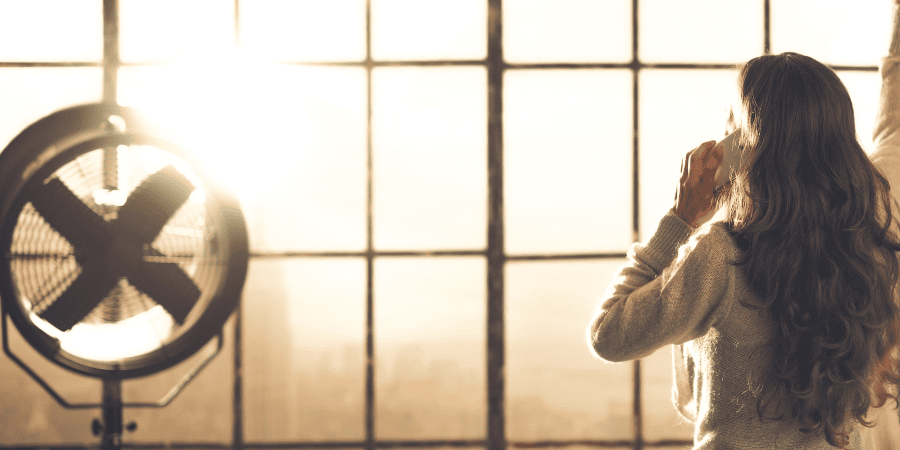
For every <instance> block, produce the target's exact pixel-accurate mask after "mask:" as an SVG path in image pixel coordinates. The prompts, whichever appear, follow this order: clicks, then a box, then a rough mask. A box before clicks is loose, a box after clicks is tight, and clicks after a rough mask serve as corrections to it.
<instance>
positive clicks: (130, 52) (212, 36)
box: [119, 0, 234, 62]
mask: <svg viewBox="0 0 900 450" xmlns="http://www.w3.org/2000/svg"><path fill="white" fill-rule="evenodd" d="M119 24H120V25H119V40H120V42H119V51H120V53H121V56H120V57H121V59H122V61H126V62H148V61H172V60H183V61H189V60H192V59H196V58H208V57H209V56H210V55H222V54H227V53H228V52H230V51H232V49H233V48H234V2H223V1H220V0H191V1H183V0H155V1H145V0H120V1H119Z"/></svg>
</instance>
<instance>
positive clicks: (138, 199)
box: [115, 164, 195, 244]
mask: <svg viewBox="0 0 900 450" xmlns="http://www.w3.org/2000/svg"><path fill="white" fill-rule="evenodd" d="M194 189H195V187H194V185H193V184H191V182H190V180H188V179H187V177H185V176H184V175H183V174H182V173H181V172H179V171H178V169H176V168H175V166H173V165H171V164H170V165H168V166H166V167H163V168H162V169H160V170H159V171H158V172H156V173H154V174H153V175H150V176H149V177H147V178H146V179H145V180H144V181H143V182H141V184H140V185H138V187H136V188H134V191H132V193H131V195H129V196H128V199H127V200H125V204H124V205H122V207H121V208H119V215H118V218H117V219H116V220H115V223H116V224H117V228H118V229H119V230H121V231H123V232H126V233H128V234H130V235H132V236H134V237H135V238H137V239H138V240H139V241H140V242H141V243H142V244H149V243H151V242H153V240H154V239H156V235H158V234H159V232H160V230H162V227H163V225H165V224H166V222H168V221H169V219H170V218H171V217H172V215H173V214H175V211H178V208H180V207H181V205H183V204H184V202H185V201H187V199H188V197H190V196H191V192H193V191H194Z"/></svg>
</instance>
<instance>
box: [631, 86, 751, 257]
mask: <svg viewBox="0 0 900 450" xmlns="http://www.w3.org/2000/svg"><path fill="white" fill-rule="evenodd" d="M640 83H641V84H640V89H641V90H640V107H639V111H640V118H639V120H640V141H639V142H640V174H639V180H638V181H639V183H640V186H641V191H640V202H641V210H640V221H641V223H640V229H641V236H640V240H641V241H642V242H646V240H647V239H649V238H650V236H652V235H653V232H654V231H655V230H656V225H657V224H658V223H659V219H661V218H662V216H663V215H664V214H665V213H666V211H668V210H669V208H671V207H672V202H673V199H674V197H675V189H676V187H677V183H678V179H679V173H680V168H681V159H682V158H683V157H684V155H685V153H687V152H688V151H690V150H691V149H693V148H696V147H697V146H698V145H700V144H701V143H703V142H706V141H709V140H713V139H716V140H718V139H721V138H722V137H724V135H725V120H726V118H727V109H726V108H727V107H728V106H729V104H730V101H731V99H732V98H734V97H735V96H737V73H736V72H735V71H733V70H643V71H641V73H640Z"/></svg>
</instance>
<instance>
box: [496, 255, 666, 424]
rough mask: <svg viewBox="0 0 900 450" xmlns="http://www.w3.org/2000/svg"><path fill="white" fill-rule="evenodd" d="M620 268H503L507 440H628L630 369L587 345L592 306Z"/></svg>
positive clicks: (557, 264)
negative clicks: (599, 356) (611, 362)
mask: <svg viewBox="0 0 900 450" xmlns="http://www.w3.org/2000/svg"><path fill="white" fill-rule="evenodd" d="M623 262H624V261H623V260H604V261H578V262H571V261H564V262H562V261H553V262H537V263H536V262H528V263H510V264H508V265H507V267H506V274H507V278H506V279H507V291H506V414H507V415H506V432H507V437H508V438H509V439H512V440H539V439H631V438H633V437H634V431H633V430H632V425H633V420H632V416H631V411H632V397H633V393H632V386H633V377H632V373H633V366H632V364H631V363H621V364H610V363H606V362H604V361H602V360H600V359H598V358H596V357H594V356H593V352H592V351H591V348H590V347H589V346H588V343H587V328H588V324H589V323H590V320H591V318H592V315H593V313H594V308H595V306H596V302H597V298H598V296H599V295H600V294H601V293H602V292H603V291H604V290H605V289H606V286H607V285H608V284H609V283H610V282H611V281H612V278H613V275H614V274H615V272H616V270H617V268H618V267H620V266H621V265H622V264H623ZM667 398H668V397H667Z"/></svg>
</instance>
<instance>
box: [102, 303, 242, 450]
mask: <svg viewBox="0 0 900 450" xmlns="http://www.w3.org/2000/svg"><path fill="white" fill-rule="evenodd" d="M245 336H246V334H245ZM223 337H224V339H225V340H224V345H223V346H222V350H221V351H220V352H219V354H218V355H216V356H215V358H214V359H213V360H212V361H211V362H210V363H209V365H208V366H206V367H204V368H203V370H202V371H201V372H200V373H199V374H198V375H197V377H196V378H194V379H193V380H192V381H191V382H190V384H188V385H187V386H186V387H185V388H184V390H183V391H181V393H180V394H178V396H177V397H175V400H173V401H172V403H170V404H169V405H168V406H166V407H165V408H126V409H125V411H124V420H125V423H126V424H127V423H128V422H134V423H135V424H137V430H135V431H133V432H129V433H125V434H124V436H123V441H124V442H126V443H128V442H134V443H137V442H140V443H143V442H172V441H182V442H184V441H212V442H216V441H218V442H229V441H230V440H231V437H232V428H233V426H234V415H233V413H232V411H233V404H234V403H233V395H232V393H233V392H234V340H233V337H234V318H233V317H232V318H231V319H229V320H228V322H227V323H226V324H225V327H224V328H223ZM216 344H217V342H216V338H213V340H212V341H210V342H209V343H208V344H207V345H206V347H204V348H202V349H201V350H200V351H198V352H197V353H196V354H194V356H191V357H190V358H188V359H187V360H185V361H184V362H182V363H180V364H178V365H176V366H175V367H173V368H170V369H167V370H165V371H163V372H159V373H156V374H153V375H150V376H148V377H144V378H136V379H134V380H127V381H125V382H123V383H122V398H123V400H124V401H126V402H157V401H159V400H161V399H163V398H165V397H166V395H167V394H168V393H169V390H170V389H172V388H173V387H174V386H176V385H178V383H179V382H180V381H181V378H182V377H183V376H184V375H185V374H187V373H188V372H189V371H190V370H192V369H194V368H195V367H197V366H198V365H199V364H200V363H202V361H203V360H204V359H206V357H207V356H208V355H211V354H212V353H213V352H215V349H216ZM94 414H95V416H97V417H99V414H100V413H99V411H96V412H95V413H94ZM188 417H189V418H190V420H185V418H188ZM84 427H85V428H89V426H88V424H87V423H85V424H84ZM95 439H96V438H95ZM88 442H90V440H89V441H88Z"/></svg>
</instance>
